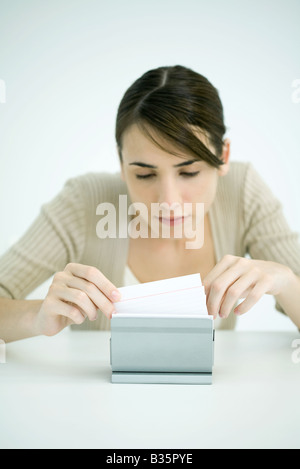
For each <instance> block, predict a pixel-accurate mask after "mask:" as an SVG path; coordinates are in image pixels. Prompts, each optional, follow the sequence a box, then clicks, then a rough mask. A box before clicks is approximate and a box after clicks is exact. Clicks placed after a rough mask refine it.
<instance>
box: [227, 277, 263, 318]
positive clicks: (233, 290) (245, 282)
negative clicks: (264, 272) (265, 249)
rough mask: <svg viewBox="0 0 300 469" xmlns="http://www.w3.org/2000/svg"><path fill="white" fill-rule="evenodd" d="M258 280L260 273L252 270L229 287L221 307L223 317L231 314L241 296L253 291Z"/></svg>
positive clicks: (243, 296)
mask: <svg viewBox="0 0 300 469" xmlns="http://www.w3.org/2000/svg"><path fill="white" fill-rule="evenodd" d="M257 280H258V274H257V272H256V271H253V270H252V271H250V272H247V273H246V274H244V275H242V276H241V277H240V278H239V279H238V280H237V281H236V282H234V283H233V284H232V285H231V286H230V287H229V288H228V289H227V291H226V293H225V295H224V298H223V301H222V304H221V307H220V312H219V314H220V317H221V318H227V317H228V316H229V314H230V312H231V311H232V309H233V307H234V305H235V304H236V302H237V301H238V300H239V299H241V298H245V297H246V295H247V294H249V293H250V292H251V290H252V288H253V287H254V285H255V282H257Z"/></svg>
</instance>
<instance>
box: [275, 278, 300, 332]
mask: <svg viewBox="0 0 300 469" xmlns="http://www.w3.org/2000/svg"><path fill="white" fill-rule="evenodd" d="M276 300H277V302H278V303H279V304H280V306H281V307H282V309H283V310H284V311H285V313H286V314H287V315H288V316H289V317H290V318H291V320H292V321H293V323H294V324H296V326H297V327H298V329H299V330H300V309H299V305H300V277H298V276H297V275H295V274H294V273H293V272H290V275H289V279H288V282H287V284H286V287H285V288H284V289H283V290H282V291H281V292H280V293H278V294H277V295H276Z"/></svg>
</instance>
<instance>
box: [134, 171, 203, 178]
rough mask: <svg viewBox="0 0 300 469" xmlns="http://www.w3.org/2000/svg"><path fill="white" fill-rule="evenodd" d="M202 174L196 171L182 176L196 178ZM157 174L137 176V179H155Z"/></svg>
mask: <svg viewBox="0 0 300 469" xmlns="http://www.w3.org/2000/svg"><path fill="white" fill-rule="evenodd" d="M199 173H200V171H195V172H194V173H180V175H181V176H184V177H194V176H197V175H198V174H199ZM154 176H155V174H143V175H142V174H136V178H137V179H150V178H152V177H154Z"/></svg>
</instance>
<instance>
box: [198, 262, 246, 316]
mask: <svg viewBox="0 0 300 469" xmlns="http://www.w3.org/2000/svg"><path fill="white" fill-rule="evenodd" d="M241 260H242V259H238V260H236V261H235V263H234V264H233V266H232V267H230V268H228V269H227V270H225V272H223V273H222V274H221V275H219V277H217V278H216V279H215V280H213V281H212V283H211V285H210V288H209V292H208V294H207V309H208V312H209V314H212V315H214V317H215V316H216V315H217V314H218V313H219V311H220V308H221V304H222V301H223V297H224V295H225V293H226V291H227V290H228V289H229V288H230V287H231V285H233V284H234V283H235V282H236V281H237V280H238V279H239V278H240V277H241V276H242V275H243V274H245V271H246V269H247V264H246V263H244V262H241ZM244 260H246V259H244Z"/></svg>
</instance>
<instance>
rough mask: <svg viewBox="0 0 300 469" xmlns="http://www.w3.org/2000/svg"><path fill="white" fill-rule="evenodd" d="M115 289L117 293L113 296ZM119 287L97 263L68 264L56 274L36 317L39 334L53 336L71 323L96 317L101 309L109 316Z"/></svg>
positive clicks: (91, 319)
mask: <svg viewBox="0 0 300 469" xmlns="http://www.w3.org/2000/svg"><path fill="white" fill-rule="evenodd" d="M114 292H116V293H117V295H116V296H114ZM120 298H121V294H120V292H119V291H118V289H117V288H116V287H115V285H113V284H112V283H111V282H110V281H109V280H108V279H107V278H106V277H105V276H104V275H103V274H102V273H101V272H100V271H99V270H98V269H97V268H96V267H91V266H86V265H82V264H75V263H71V264H68V265H67V266H66V267H65V269H64V271H63V272H57V273H56V274H55V275H54V278H53V281H52V284H51V286H50V288H49V290H48V294H47V296H46V298H45V300H44V301H43V303H42V306H41V308H40V310H39V312H38V314H37V317H36V328H37V331H38V334H42V335H46V336H53V335H55V334H57V333H58V332H60V331H61V330H62V329H64V328H65V327H67V326H69V325H70V324H82V323H83V322H84V321H85V320H86V318H88V319H89V320H90V321H95V320H96V319H97V317H98V309H100V310H101V311H102V313H104V314H105V316H107V317H108V318H109V319H111V317H112V314H113V313H114V305H113V303H114V302H116V301H118V300H119V299H120Z"/></svg>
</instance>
